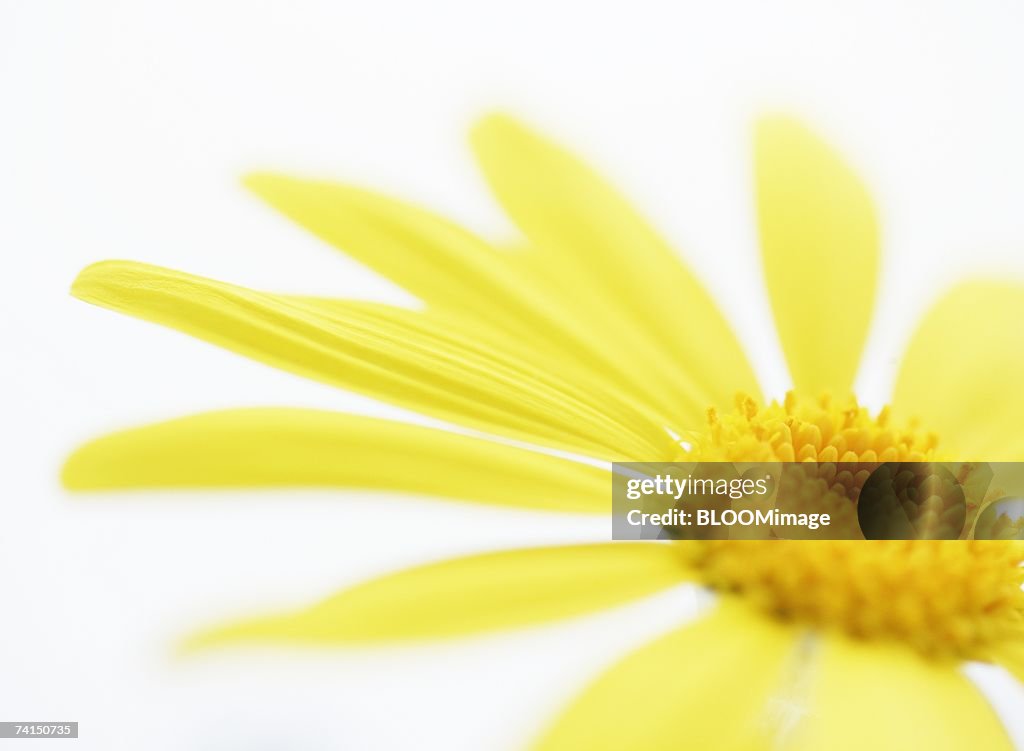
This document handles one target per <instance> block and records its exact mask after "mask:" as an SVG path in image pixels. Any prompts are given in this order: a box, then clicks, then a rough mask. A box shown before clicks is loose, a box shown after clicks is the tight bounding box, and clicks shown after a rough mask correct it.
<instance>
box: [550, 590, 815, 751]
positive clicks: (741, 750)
mask: <svg viewBox="0 0 1024 751" xmlns="http://www.w3.org/2000/svg"><path fill="white" fill-rule="evenodd" d="M795 643H796V637H795V633H794V631H793V630H792V629H790V628H787V627H784V626H781V625H779V624H777V623H773V622H771V621H769V620H767V619H765V618H761V617H759V616H757V615H755V614H753V613H752V611H750V610H748V609H747V608H746V607H745V606H744V605H741V604H739V603H736V602H731V601H729V600H723V601H720V602H719V603H718V604H717V605H716V608H715V610H714V611H712V612H711V613H710V614H709V615H707V616H705V617H703V618H701V619H700V620H699V621H698V622H696V623H695V624H692V625H686V626H683V627H681V628H678V629H676V630H674V631H672V632H671V633H669V634H667V635H666V636H663V637H661V638H660V639H657V640H656V641H653V642H651V643H650V644H647V645H646V646H644V647H642V648H641V649H639V650H638V651H636V652H634V653H632V654H630V655H629V656H627V657H626V658H625V659H623V660H621V661H620V662H618V663H617V664H616V665H614V666H613V667H612V668H611V669H610V670H608V671H607V672H606V673H605V674H604V675H602V676H601V677H600V678H598V679H597V680H596V681H594V682H593V683H591V684H590V685H589V686H588V687H587V688H586V689H585V690H584V691H583V693H582V694H581V695H580V696H579V697H578V698H577V699H576V700H575V701H574V702H573V703H572V704H571V705H570V706H569V708H568V709H567V710H566V711H565V712H564V713H563V714H562V715H561V716H560V717H558V719H557V720H556V721H555V723H554V725H553V726H552V727H551V728H550V729H549V730H548V731H547V733H546V734H545V735H544V736H543V737H542V738H541V739H540V741H539V742H538V743H537V744H536V746H535V751H576V750H577V749H580V750H582V749H586V751H622V749H643V750H644V751H678V749H681V748H687V749H690V748H692V749H700V750H701V751H769V750H771V749H774V748H776V746H775V744H774V740H775V737H776V733H777V730H778V723H777V717H776V714H775V708H774V707H773V706H772V703H771V700H772V696H773V694H774V692H775V691H776V689H777V688H778V687H779V685H780V683H781V681H782V679H783V676H784V675H785V673H786V671H787V664H788V661H789V660H790V659H791V656H792V654H793V649H794V646H795ZM822 748H831V746H827V745H825V746H822Z"/></svg>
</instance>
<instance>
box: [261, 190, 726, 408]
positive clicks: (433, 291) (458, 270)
mask: <svg viewBox="0 0 1024 751" xmlns="http://www.w3.org/2000/svg"><path fill="white" fill-rule="evenodd" d="M245 184H246V186H247V187H248V188H249V189H251V190H252V191H253V192H254V193H256V194H257V195H258V196H260V197H261V198H262V199H264V200H265V201H267V203H269V204H270V205H271V206H273V207H274V208H276V209H278V210H279V211H281V212H282V213H283V214H285V215H286V216H288V217H289V218H291V219H292V220H294V221H295V222H297V223H298V224H300V225H302V226H303V227H305V228H306V229H308V230H309V231H311V232H312V233H314V234H315V235H317V236H318V237H320V238H321V239H323V240H325V241H326V242H328V243H330V244H331V245H333V246H335V247H337V248H340V249H341V250H343V251H344V252H345V253H346V254H348V255H351V256H353V257H354V258H356V259H358V260H359V261H360V262H362V263H364V264H366V265H367V266H369V267H370V268H372V269H374V270H376V271H377V272H379V273H381V274H383V275H384V276H386V277H388V278H389V279H391V280H393V281H394V282H396V283H397V284H399V285H401V286H402V287H404V288H405V289H407V290H408V291H409V292H411V293H413V294H414V295H416V296H418V297H419V298H420V299H422V300H424V301H425V302H427V303H428V304H429V306H430V307H431V308H433V309H436V310H443V311H446V312H451V313H456V314H458V315H459V316H460V317H462V318H463V319H465V320H466V321H468V322H470V323H472V324H474V325H477V326H481V325H482V326H484V327H486V328H487V329H489V334H488V336H493V335H494V332H495V331H497V332H498V333H499V334H505V335H506V336H505V337H504V338H510V339H517V340H521V341H525V342H529V343H530V345H531V347H533V348H534V349H535V350H537V351H538V352H540V353H542V354H543V357H544V358H545V361H546V363H547V364H548V366H549V367H552V368H554V367H558V368H560V369H569V368H572V367H573V366H574V365H576V366H577V367H578V365H579V364H583V365H585V366H586V367H587V368H589V369H590V370H591V371H592V372H593V373H596V374H599V375H600V376H601V377H603V378H606V379H608V380H610V381H611V382H612V383H614V384H617V385H618V386H620V387H628V388H629V389H630V390H631V392H632V395H633V396H634V397H635V398H636V399H637V400H639V401H644V402H646V403H647V404H649V405H652V406H653V405H657V407H658V409H660V410H662V411H670V410H675V412H676V413H678V410H679V408H680V394H685V393H686V392H687V389H686V383H685V379H684V382H682V383H681V382H680V379H679V378H678V373H677V372H676V371H674V370H673V371H671V372H668V373H666V372H665V371H664V369H662V370H660V371H659V370H658V369H656V368H654V367H652V365H651V363H650V362H649V359H650V353H649V352H648V353H647V355H645V354H644V353H643V352H642V351H641V348H639V347H638V346H637V342H638V341H639V340H642V337H643V334H642V333H639V334H638V332H636V330H635V327H623V326H621V322H618V323H619V324H620V325H619V327H618V328H615V324H616V322H617V321H616V319H615V318H614V317H611V316H609V315H608V313H607V311H608V309H609V305H610V302H609V301H608V300H604V299H602V300H599V301H598V304H597V305H596V306H591V307H590V308H588V309H587V310H586V311H585V313H584V314H582V315H580V314H579V313H578V311H576V310H575V307H574V303H575V300H577V299H578V298H579V293H578V287H579V280H578V279H577V278H576V276H575V275H574V274H568V275H563V276H561V277H559V278H556V279H551V278H549V277H548V276H547V274H546V272H544V271H541V270H538V269H535V268H532V267H531V266H530V264H529V263H528V259H529V257H530V254H529V253H528V252H524V251H521V250H517V251H509V252H502V251H498V250H497V249H495V248H494V247H492V246H491V245H489V244H487V243H485V242H484V241H483V240H481V239H480V238H478V237H476V236H475V235H473V234H471V233H470V232H467V231H466V230H464V229H462V228H461V227H459V226H457V225H455V224H453V223H452V222H450V221H447V220H446V219H444V218H442V217H439V216H436V215H434V214H432V213H430V212H428V211H425V210H423V209H421V208H418V207H416V206H412V205H410V204H408V203H404V202H401V201H398V200H395V199H393V198H389V197H386V196H381V195H377V194H375V193H371V192H370V191H366V190H361V189H358V188H354V187H351V186H348V185H341V184H337V183H331V182H326V181H321V180H305V179H300V178H294V177H287V176H284V175H274V174H267V173H260V174H254V175H250V176H248V177H247V178H246V181H245ZM538 272H540V273H538ZM567 285H569V286H570V287H571V288H572V294H566V292H567ZM509 335H511V336H509ZM645 357H647V359H645ZM704 406H706V405H702V406H701V407H700V410H701V411H699V412H697V413H695V415H694V416H695V417H696V418H698V419H699V418H700V416H701V415H702V414H703V412H702V410H703V408H704Z"/></svg>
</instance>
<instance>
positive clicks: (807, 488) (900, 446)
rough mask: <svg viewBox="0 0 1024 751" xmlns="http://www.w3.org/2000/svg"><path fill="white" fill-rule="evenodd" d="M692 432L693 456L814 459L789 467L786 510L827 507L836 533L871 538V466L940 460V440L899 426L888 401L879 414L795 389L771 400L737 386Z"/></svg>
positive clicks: (748, 459)
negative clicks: (865, 520)
mask: <svg viewBox="0 0 1024 751" xmlns="http://www.w3.org/2000/svg"><path fill="white" fill-rule="evenodd" d="M686 438H687V441H688V443H689V446H690V447H689V449H688V450H687V451H686V452H685V453H684V458H685V459H686V460H688V461H703V462H716V461H723V462H805V463H807V466H806V468H805V469H804V472H803V473H802V474H801V473H796V472H787V473H786V474H785V475H784V478H783V479H784V485H785V486H784V487H780V489H779V498H780V499H783V500H784V503H785V505H786V507H785V509H783V510H785V511H787V512H792V513H797V514H800V513H827V514H829V516H830V519H831V522H830V527H829V533H830V535H831V536H832V537H833V538H845V539H863V535H862V534H861V531H860V526H859V524H858V521H857V506H856V503H857V499H858V496H859V495H860V490H861V488H862V487H863V486H864V483H865V482H866V481H867V479H868V477H869V476H870V475H871V473H872V472H873V471H874V470H875V469H876V468H877V467H878V466H879V465H880V464H881V463H883V462H924V461H930V460H933V459H934V458H935V448H936V445H937V443H938V440H937V438H936V436H935V435H934V434H922V433H921V432H920V431H918V430H916V429H915V426H913V425H911V426H907V427H906V428H905V429H897V428H895V427H894V426H892V425H891V420H890V415H889V410H888V409H887V408H885V409H882V410H881V411H880V412H879V413H878V414H876V415H872V414H871V413H870V412H869V411H868V410H867V408H865V407H863V406H861V405H860V404H858V403H857V401H856V400H855V399H851V400H849V401H848V402H846V403H844V404H838V403H836V402H834V401H833V400H832V398H831V397H829V396H828V395H824V396H822V397H820V398H818V399H816V400H809V399H800V398H798V397H797V396H796V395H795V394H794V393H792V392H790V393H789V394H787V395H786V398H785V400H784V401H783V402H782V403H781V404H780V403H778V402H772V403H771V404H769V405H767V406H762V405H760V404H758V402H757V401H756V400H755V399H753V398H752V397H750V396H747V395H746V394H737V395H736V400H735V405H734V408H733V410H732V412H730V413H728V414H726V415H719V414H718V412H717V411H716V410H715V409H713V408H712V409H709V410H708V416H707V425H706V427H705V430H704V431H703V432H702V433H691V434H689V435H687V437H686Z"/></svg>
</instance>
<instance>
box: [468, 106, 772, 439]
mask: <svg viewBox="0 0 1024 751" xmlns="http://www.w3.org/2000/svg"><path fill="white" fill-rule="evenodd" d="M473 146H474V148H475V150H476V154H477V158H478V159H479V161H480V164H481V166H482V168H483V170H484V174H485V175H486V177H487V180H488V182H489V183H490V185H491V188H492V189H493V191H494V193H495V194H496V196H497V198H498V200H499V201H500V202H501V204H502V206H503V207H504V209H505V211H506V212H508V214H509V215H510V216H511V217H512V219H513V220H514V221H515V222H516V224H517V225H518V226H519V227H520V228H521V229H522V231H523V232H524V234H525V235H526V237H527V238H528V239H529V241H530V243H531V244H532V245H534V246H536V248H537V249H538V250H537V254H538V255H537V257H536V259H535V260H534V265H535V266H537V267H540V266H541V265H544V266H546V267H547V268H548V269H549V270H550V273H552V274H553V275H554V277H555V278H556V279H559V280H561V282H562V284H565V283H566V281H568V280H571V285H572V298H573V300H574V302H575V304H576V305H579V306H585V307H583V308H582V309H581V312H582V315H583V316H584V317H585V318H591V320H593V318H592V316H593V315H595V314H596V315H601V313H606V314H607V313H608V312H610V311H614V314H615V316H616V317H617V318H618V319H619V320H620V321H621V322H623V324H624V325H625V333H623V334H621V335H615V334H612V336H613V337H614V339H615V341H616V342H622V341H629V340H634V341H635V342H636V343H638V344H639V343H642V344H643V345H644V346H643V348H642V351H643V353H644V357H645V358H646V360H647V361H649V362H650V363H651V365H652V366H653V367H657V368H659V369H664V370H665V372H666V373H668V374H669V376H670V377H671V374H675V378H676V379H677V380H679V381H680V388H682V387H683V386H684V385H685V383H683V382H685V381H690V382H692V384H693V386H695V387H696V389H687V390H684V391H681V392H680V393H679V395H678V401H679V402H680V404H679V408H680V409H683V410H686V412H684V414H687V416H690V417H691V419H702V418H701V416H702V415H703V412H704V410H705V409H706V408H707V406H709V405H711V404H718V405H722V406H726V405H729V404H731V403H732V399H733V396H734V395H735V393H736V391H738V390H742V391H746V392H747V393H750V394H752V395H758V394H759V393H760V391H759V389H758V385H757V381H756V379H755V377H754V374H753V371H752V369H751V367H750V365H749V363H748V362H747V359H746V357H745V356H744V354H743V351H742V349H741V348H740V346H739V344H738V342H737V340H736V337H735V335H734V334H733V332H732V330H731V328H730V327H729V325H728V323H727V322H726V320H725V319H724V318H723V317H722V314H721V313H720V312H719V310H718V308H717V307H716V306H715V304H714V302H713V300H712V299H711V297H710V296H709V295H708V293H707V292H706V291H705V289H704V288H703V286H702V285H701V284H700V282H698V281H697V279H696V278H695V277H694V276H693V275H692V273H690V271H689V270H688V269H687V268H686V267H685V266H684V265H683V263H682V260H681V259H680V258H679V256H678V254H676V253H675V252H674V251H673V250H672V249H671V248H670V247H668V246H667V245H666V244H665V242H664V241H663V240H662V239H661V238H660V237H659V236H658V235H657V233H656V232H655V231H654V230H653V229H652V228H651V227H650V226H649V225H648V224H647V222H645V221H644V220H643V219H642V218H641V217H640V216H639V215H638V214H637V213H636V212H635V211H634V210H633V209H632V208H631V207H630V206H629V204H628V203H627V202H626V201H625V200H623V198H622V197H621V196H619V195H618V194H617V193H616V192H615V191H614V190H613V189H612V188H611V187H610V186H609V185H608V184H607V183H605V182H604V181H603V180H602V179H601V178H600V177H599V176H598V175H596V174H595V173H594V172H593V171H591V170H590V169H589V168H587V167H586V166H585V165H583V164H582V163H581V162H579V161H578V160H577V159H576V158H575V157H573V156H572V155H570V154H569V153H567V152H566V151H564V150H563V149H561V148H560V147H558V146H556V145H555V144H553V143H551V142H550V141H547V140H545V139H543V138H542V137H541V136H539V135H537V134H536V133H533V132H531V131H530V130H528V129H527V128H526V127H524V126H523V125H521V124H520V123H518V122H517V121H515V120H513V119H512V118H509V117H506V116H501V115H495V116H492V117H488V118H486V119H484V120H483V121H481V122H480V123H479V124H478V125H477V126H476V128H475V129H474V131H473ZM597 320H601V319H600V318H598V319H597ZM605 325H607V324H605ZM629 332H632V333H629ZM693 415H696V416H697V417H696V418H693V417H692V416H693Z"/></svg>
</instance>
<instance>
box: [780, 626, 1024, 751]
mask: <svg viewBox="0 0 1024 751" xmlns="http://www.w3.org/2000/svg"><path fill="white" fill-rule="evenodd" d="M820 650H821V651H820V655H819V657H818V660H817V661H816V664H815V665H814V667H813V678H812V682H811V685H810V694H809V695H810V702H811V706H810V708H809V711H808V712H807V714H806V715H805V716H804V718H803V719H802V720H801V721H800V723H799V724H798V725H797V726H796V728H795V729H794V730H793V732H792V734H791V735H790V736H789V737H788V738H787V740H788V742H787V743H785V744H784V745H782V746H781V748H783V749H785V751H819V749H823V748H827V749H829V750H830V751H864V749H918V748H920V749H928V751H961V750H962V749H974V748H976V749H986V751H989V750H991V751H999V750H1000V749H1005V750H1006V751H1011V749H1012V748H1013V746H1012V744H1011V743H1010V740H1009V738H1008V737H1007V734H1006V731H1005V730H1004V729H1003V726H1002V725H1001V723H1000V722H999V719H998V717H997V716H996V714H995V712H994V711H993V709H992V707H991V706H989V704H988V703H987V702H986V701H985V699H984V697H983V696H982V695H981V693H980V692H979V691H978V689H977V688H976V687H975V686H974V685H973V684H972V683H971V682H970V681H969V680H968V679H967V678H966V677H965V676H964V675H963V674H962V673H960V672H959V670H958V668H957V665H956V664H955V663H951V662H939V661H936V660H930V659H926V658H923V657H921V656H920V655H918V654H917V653H915V652H914V651H912V650H910V649H907V648H906V647H905V646H903V645H901V644H897V643H867V642H852V641H849V640H847V639H844V638H842V637H835V638H829V639H826V640H824V641H823V643H822V644H821V647H820Z"/></svg>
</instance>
